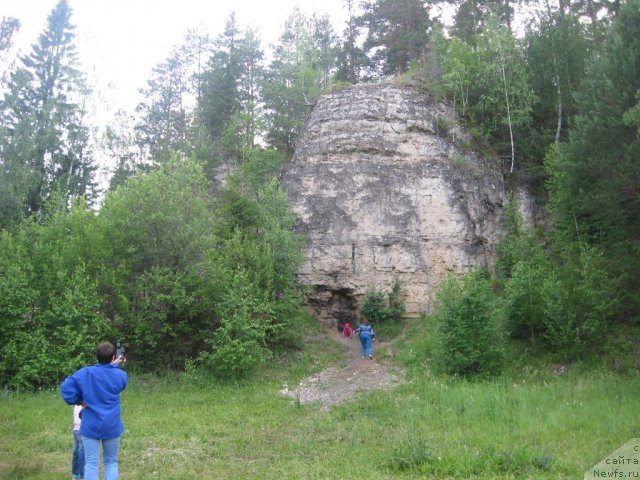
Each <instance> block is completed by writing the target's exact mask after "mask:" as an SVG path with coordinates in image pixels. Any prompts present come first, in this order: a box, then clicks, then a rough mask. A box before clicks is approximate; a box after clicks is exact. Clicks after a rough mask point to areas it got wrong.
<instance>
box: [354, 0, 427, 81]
mask: <svg viewBox="0 0 640 480" xmlns="http://www.w3.org/2000/svg"><path fill="white" fill-rule="evenodd" d="M363 10H364V13H363V14H362V15H361V16H360V17H359V18H358V23H359V24H360V25H362V26H363V27H364V28H366V30H367V38H366V40H365V42H364V46H363V48H364V50H365V52H368V54H369V55H370V58H371V60H372V61H373V63H374V70H375V73H376V74H378V75H397V74H400V73H404V72H406V71H407V70H408V69H409V66H410V64H411V62H414V61H417V60H419V59H420V57H421V56H422V54H423V53H424V49H425V47H426V45H427V42H428V31H429V27H430V25H431V22H430V20H429V12H428V11H427V9H426V7H425V2H424V1H423V0H373V1H367V2H364V3H363Z"/></svg>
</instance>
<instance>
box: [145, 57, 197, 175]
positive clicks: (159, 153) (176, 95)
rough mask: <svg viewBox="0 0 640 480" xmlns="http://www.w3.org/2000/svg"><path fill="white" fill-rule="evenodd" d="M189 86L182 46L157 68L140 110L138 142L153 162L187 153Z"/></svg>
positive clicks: (160, 161) (149, 82)
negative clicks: (176, 153) (176, 154)
mask: <svg viewBox="0 0 640 480" xmlns="http://www.w3.org/2000/svg"><path fill="white" fill-rule="evenodd" d="M188 89H189V85H188V81H187V71H186V67H185V61H184V58H183V57H182V55H181V52H180V50H175V51H174V52H173V53H172V55H171V56H170V57H169V58H168V59H167V60H165V61H164V62H161V63H160V64H158V65H157V66H156V67H155V68H154V69H153V76H152V78H151V79H150V80H149V81H148V82H147V89H145V90H141V93H142V94H143V95H144V96H145V100H144V101H143V102H141V103H140V104H139V105H138V107H137V108H136V111H137V112H138V113H139V114H140V115H141V118H140V121H139V122H138V124H137V125H136V132H137V142H138V144H139V145H140V147H142V148H143V149H144V150H146V151H148V154H149V157H150V158H151V160H152V161H153V162H156V163H160V164H162V163H165V162H166V161H168V160H169V159H170V158H171V155H172V154H173V153H174V152H179V153H183V154H186V153H187V152H188V147H187V130H188V128H189V125H190V122H191V119H190V115H189V113H188V112H187V107H186V104H185V102H186V95H187V92H188Z"/></svg>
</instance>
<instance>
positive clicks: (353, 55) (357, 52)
mask: <svg viewBox="0 0 640 480" xmlns="http://www.w3.org/2000/svg"><path fill="white" fill-rule="evenodd" d="M344 2H345V6H346V8H347V26H346V28H345V30H344V33H343V35H342V40H341V43H342V45H341V48H339V49H338V50H337V62H338V70H337V72H336V76H335V78H336V80H337V81H342V82H348V83H351V84H352V85H355V84H356V83H358V82H359V81H360V76H361V75H362V73H361V72H362V71H363V70H364V68H365V66H366V64H367V56H366V55H365V53H364V51H363V50H362V49H361V48H360V47H358V45H357V38H358V35H359V33H360V29H359V28H358V26H357V25H356V18H355V16H354V12H353V9H354V0H344Z"/></svg>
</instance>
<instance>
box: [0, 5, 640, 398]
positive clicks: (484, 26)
mask: <svg viewBox="0 0 640 480" xmlns="http://www.w3.org/2000/svg"><path fill="white" fill-rule="evenodd" d="M345 8H346V9H347V12H348V21H347V22H346V24H345V25H344V29H343V30H342V31H337V32H336V31H334V29H333V27H332V26H331V22H330V21H329V19H328V18H327V17H321V16H317V15H308V14H305V13H303V12H301V11H299V10H294V11H293V12H292V13H291V15H290V17H289V18H288V19H287V21H286V24H285V28H284V31H283V32H282V35H281V37H280V39H279V41H278V42H277V43H276V44H275V45H272V46H269V47H264V46H263V45H262V42H261V39H260V38H259V35H258V34H257V32H256V31H253V30H251V29H243V28H241V27H240V25H239V24H238V21H237V20H236V18H235V16H234V15H232V16H230V17H229V18H228V20H227V23H226V27H225V29H224V31H223V32H220V33H219V34H218V35H217V36H215V37H214V38H210V37H208V36H207V35H205V34H203V33H198V32H196V31H192V32H189V33H188V34H187V35H186V36H185V38H184V42H183V43H182V44H181V45H177V46H176V47H175V48H174V49H173V50H172V51H171V52H168V55H167V57H166V59H164V60H162V61H160V62H159V63H158V64H157V66H156V67H155V68H154V69H153V71H152V72H151V73H150V78H149V80H148V82H147V85H146V86H141V87H143V88H142V91H143V94H144V100H143V101H142V102H141V103H140V104H139V105H138V107H137V109H136V111H135V112H120V113H119V115H118V117H117V118H116V119H113V121H111V122H110V123H109V128H107V130H106V132H103V134H102V135H100V136H96V134H95V132H94V131H93V130H91V129H90V128H89V126H88V122H87V117H88V115H89V114H90V113H91V112H88V111H87V107H86V105H87V102H86V99H87V96H88V95H89V93H90V92H89V90H90V89H89V86H88V85H87V82H86V78H85V74H84V73H83V71H82V66H81V65H80V64H79V61H78V57H77V45H76V38H75V33H74V20H73V12H72V10H71V8H70V5H69V2H68V0H60V1H59V2H58V3H57V5H56V7H55V8H54V9H53V10H52V12H51V13H50V15H49V17H48V20H47V24H46V25H43V28H42V33H41V34H40V35H39V36H38V38H37V39H35V40H34V42H33V44H32V47H31V49H30V50H29V51H27V52H22V53H21V54H20V55H18V56H15V48H14V47H13V39H14V37H15V33H16V32H17V31H18V29H19V28H20V22H19V20H18V19H15V18H9V17H4V18H2V21H1V24H0V60H2V61H3V62H4V64H6V65H9V68H8V69H7V71H6V72H3V74H2V76H1V77H0V82H1V87H2V88H1V89H0V91H1V92H2V96H1V97H0V131H1V135H0V359H1V360H0V385H3V386H8V387H9V388H12V389H31V388H35V387H39V386H43V385H50V384H53V383H55V382H57V381H58V380H59V379H60V378H62V377H63V376H64V375H66V374H68V373H69V372H71V371H72V370H73V369H74V368H76V367H79V366H82V365H84V364H86V363H87V362H89V361H91V359H92V356H93V348H94V346H95V343H96V340H97V339H98V338H110V339H116V338H118V339H123V340H124V341H125V342H126V344H127V347H128V350H129V354H128V356H129V357H130V359H132V360H135V364H136V365H137V366H139V368H142V369H145V370H150V371H153V370H166V369H177V370H182V369H185V368H188V369H200V368H201V369H207V370H211V371H213V372H214V373H215V374H216V375H218V376H220V377H238V376H241V375H244V374H247V373H249V372H251V371H252V369H254V368H255V367H256V366H258V365H260V364H262V363H264V362H266V361H267V360H268V359H269V358H271V357H272V356H273V355H274V354H276V353H277V352H278V351H281V350H283V349H289V348H293V347H296V346H297V345H299V343H300V340H299V339H300V335H301V334H302V332H301V331H300V330H301V328H299V325H300V319H301V318H302V317H303V315H304V308H303V293H304V292H303V291H302V289H301V288H300V286H299V285H297V283H296V276H295V272H296V270H297V268H298V266H299V264H300V261H301V252H302V246H303V245H304V240H305V239H304V238H303V237H302V236H301V235H299V234H297V233H296V232H295V229H294V225H295V222H296V219H295V217H294V216H293V214H292V213H291V212H290V210H289V209H288V207H287V203H286V195H285V193H284V192H283V190H282V188H281V187H280V184H279V181H278V173H279V171H280V167H281V165H282V164H283V163H284V162H287V161H288V160H289V159H290V158H291V156H292V154H293V152H294V150H295V146H296V139H297V138H298V135H299V133H300V131H301V129H302V126H303V124H304V122H305V119H306V118H307V115H308V113H309V111H310V109H311V108H313V105H314V103H315V101H316V100H317V99H318V98H319V96H320V95H322V94H323V93H328V92H331V91H333V90H335V89H339V88H343V87H345V86H347V85H350V84H355V83H359V82H378V81H395V80H398V79H402V78H417V79H419V80H421V83H422V84H423V85H424V90H425V91H424V94H425V96H427V95H428V96H431V97H433V98H435V99H436V100H440V101H446V102H450V103H451V104H452V105H453V106H454V107H455V108H456V109H457V111H458V112H459V114H460V115H461V117H462V118H463V121H464V122H465V124H466V125H465V126H466V127H467V128H469V129H470V130H471V131H472V132H473V134H474V136H475V137H476V139H477V145H483V147H481V148H483V149H486V151H487V152H489V153H490V154H491V155H493V156H494V157H495V158H498V159H500V160H497V161H499V162H500V164H501V165H500V166H501V168H502V170H503V172H504V175H505V179H506V181H507V183H508V184H510V185H514V186H515V185H526V186H527V187H528V188H529V189H530V190H531V191H533V192H535V194H536V195H537V197H538V199H539V202H540V203H541V204H542V205H544V206H545V208H546V211H547V214H548V215H547V217H548V219H549V224H548V225H546V226H545V227H544V228H541V229H539V230H534V229H531V228H526V227H525V226H524V225H523V223H522V221H521V219H520V218H519V215H518V213H517V211H518V209H517V205H515V203H513V204H511V205H510V206H509V207H508V208H507V215H506V216H505V228H506V231H507V232H508V233H507V235H506V237H505V239H504V241H503V243H502V246H501V257H500V259H499V261H498V264H497V265H496V269H495V272H472V273H471V274H470V275H469V276H468V277H467V278H465V279H462V280H459V281H457V280H451V282H448V283H447V285H445V286H444V288H443V290H442V292H441V294H440V297H439V298H440V305H441V309H440V310H439V314H438V315H439V317H438V318H440V321H441V323H442V325H443V326H444V327H443V329H442V335H443V336H442V338H443V340H442V344H443V346H444V348H443V349H442V351H441V353H442V355H443V356H442V358H441V360H442V362H441V363H442V365H443V370H446V371H448V372H450V373H460V374H472V373H478V372H483V371H490V372H491V371H495V369H496V368H497V367H496V366H497V365H498V364H499V363H500V359H501V358H502V357H501V355H502V353H501V350H500V348H499V345H500V342H501V341H502V340H500V341H495V340H496V339H498V338H500V339H502V338H503V336H506V337H509V338H513V339H517V340H521V341H524V342H529V343H531V344H534V345H536V346H539V347H541V348H543V349H546V350H549V351H552V352H555V353H556V354H558V355H559V356H561V357H563V358H565V359H566V358H578V357H581V356H584V355H587V354H588V355H599V354H601V353H603V352H602V347H603V345H604V343H603V339H604V338H606V336H607V335H608V333H609V332H612V331H620V330H621V329H626V328H628V327H629V326H631V325H634V324H637V323H638V322H639V321H640V283H639V278H640V0H557V1H548V2H535V1H527V0H524V1H521V2H517V3H516V2H511V1H510V0H463V1H461V2H460V1H454V0H440V1H437V0H429V1H424V0H367V1H363V2H362V3H361V4H357V3H356V2H353V1H352V0H345ZM443 9H444V10H446V11H453V12H454V15H453V20H452V22H451V24H448V23H447V24H445V23H444V21H443V20H442V19H440V18H439V17H438V16H437V15H438V12H440V11H442V10H443ZM114 34H117V33H114ZM441 127H442V128H443V129H446V127H447V125H444V124H443V125H442V126H441ZM474 148H475V147H474ZM478 148H480V147H478ZM105 156H108V157H109V158H110V159H111V162H112V163H113V164H114V165H116V167H115V168H114V170H113V171H112V172H111V173H112V174H111V176H110V183H109V185H99V184H98V183H97V177H96V171H97V169H98V168H99V167H100V162H101V161H102V159H103V158H104V157H105ZM221 167H223V168H221ZM222 171H224V172H227V175H226V177H225V180H224V182H222V181H221V177H222V175H221V172H222ZM474 312H480V313H478V314H477V315H476V314H475V313H474ZM470 318H472V320H469V321H468V322H467V321H466V320H465V319H470ZM473 322H476V323H473ZM494 322H495V324H494ZM465 329H470V330H465ZM477 331H480V332H482V333H483V338H484V339H485V340H486V341H487V345H490V346H491V348H485V347H483V346H482V345H481V344H480V345H479V346H475V347H477V348H480V350H481V351H482V353H481V354H479V355H476V354H475V353H474V354H473V355H472V356H473V357H474V358H473V359H472V360H468V361H467V360H464V358H463V356H459V355H457V354H455V353H453V352H456V351H457V349H462V350H465V348H466V347H465V346H462V347H461V345H460V342H459V339H460V338H464V336H465V335H468V333H469V332H471V333H472V335H473V332H477ZM480 343H481V342H480ZM475 347H474V348H475ZM494 347H495V348H494ZM483 348H484V350H483ZM447 352H449V354H448V353H447ZM453 357H455V358H456V361H457V362H458V363H455V364H454V362H451V361H450V359H451V358H453ZM52 358H55V361H53V362H52V361H51V359H52ZM132 364H133V362H132Z"/></svg>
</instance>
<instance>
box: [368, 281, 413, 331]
mask: <svg viewBox="0 0 640 480" xmlns="http://www.w3.org/2000/svg"><path fill="white" fill-rule="evenodd" d="M405 312H406V292H405V291H404V290H403V289H402V285H401V283H400V280H398V279H397V278H396V279H395V281H394V283H393V287H392V288H391V292H390V293H389V294H388V295H387V294H386V293H385V292H384V291H383V290H382V289H380V288H377V287H375V286H369V288H367V291H366V292H365V294H364V298H363V299H362V304H361V305H360V313H361V315H362V316H363V317H364V318H366V319H367V320H369V321H370V322H371V323H386V322H390V321H396V322H397V321H400V319H401V318H402V317H403V316H404V314H405Z"/></svg>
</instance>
